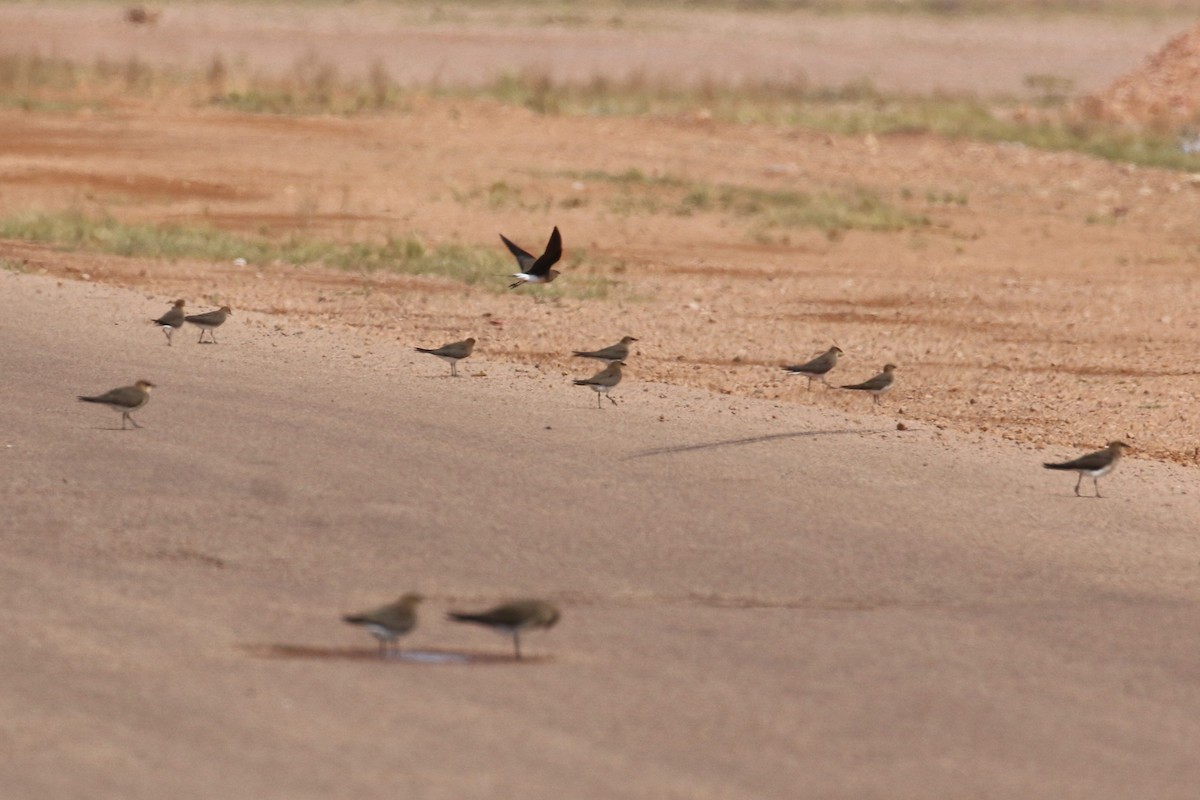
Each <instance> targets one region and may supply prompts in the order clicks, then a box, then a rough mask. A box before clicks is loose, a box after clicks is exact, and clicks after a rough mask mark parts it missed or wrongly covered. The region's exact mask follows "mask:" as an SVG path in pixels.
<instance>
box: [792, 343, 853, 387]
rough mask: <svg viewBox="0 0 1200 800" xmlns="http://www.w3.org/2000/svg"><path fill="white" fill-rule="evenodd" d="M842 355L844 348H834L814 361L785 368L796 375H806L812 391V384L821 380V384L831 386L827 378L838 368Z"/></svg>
mask: <svg viewBox="0 0 1200 800" xmlns="http://www.w3.org/2000/svg"><path fill="white" fill-rule="evenodd" d="M840 355H842V348H840V347H837V346H834V347H831V348H829V349H828V350H826V351H825V352H824V353H822V354H821V355H819V356H817V357H816V358H814V359H813V360H812V361H806V362H805V363H803V364H796V365H795V366H790V367H784V369H785V370H787V371H788V372H791V373H793V374H796V375H804V376H806V377H807V378H808V388H809V390H811V389H812V382H813V381H814V380H819V381H820V382H821V383H823V384H825V385H826V386H829V381H827V380H826V379H825V378H826V376H827V375H828V374H829V372H830V370H832V369H833V368H834V367H836V366H837V363H838V356H840Z"/></svg>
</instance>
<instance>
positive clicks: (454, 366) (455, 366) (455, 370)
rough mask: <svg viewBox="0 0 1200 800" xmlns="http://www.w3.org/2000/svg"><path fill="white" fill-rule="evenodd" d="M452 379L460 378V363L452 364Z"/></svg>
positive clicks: (453, 362)
mask: <svg viewBox="0 0 1200 800" xmlns="http://www.w3.org/2000/svg"><path fill="white" fill-rule="evenodd" d="M450 377H451V378H457V377H458V362H457V361H451V362H450Z"/></svg>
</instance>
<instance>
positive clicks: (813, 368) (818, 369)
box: [784, 353, 833, 375]
mask: <svg viewBox="0 0 1200 800" xmlns="http://www.w3.org/2000/svg"><path fill="white" fill-rule="evenodd" d="M784 369H786V370H787V371H788V372H811V373H814V374H817V375H821V374H824V373H826V372H829V370H831V369H833V359H832V358H831V357H830V355H829V353H823V354H821V355H819V356H817V357H816V358H814V359H813V360H812V361H807V362H805V363H803V364H797V365H796V366H792V367H784Z"/></svg>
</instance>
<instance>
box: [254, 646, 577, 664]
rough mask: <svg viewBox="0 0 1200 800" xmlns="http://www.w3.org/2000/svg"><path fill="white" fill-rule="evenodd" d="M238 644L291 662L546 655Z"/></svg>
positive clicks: (524, 660) (531, 660) (498, 659)
mask: <svg viewBox="0 0 1200 800" xmlns="http://www.w3.org/2000/svg"><path fill="white" fill-rule="evenodd" d="M238 647H239V648H240V649H241V650H242V651H244V652H246V653H248V654H249V655H251V656H253V657H254V658H265V659H289V660H295V661H362V662H367V663H376V664H414V665H427V666H455V665H471V664H480V665H485V664H544V663H548V662H550V661H552V660H553V659H552V658H550V656H526V655H522V657H521V659H520V660H519V661H518V660H517V659H515V658H513V656H512V654H511V653H503V654H502V653H479V652H476V651H472V650H447V649H444V648H438V649H425V650H405V649H400V650H397V651H394V652H392V653H389V654H388V655H386V656H383V655H380V653H379V648H377V647H323V646H321V645H308V644H279V643H275V644H261V643H260V644H242V645H238Z"/></svg>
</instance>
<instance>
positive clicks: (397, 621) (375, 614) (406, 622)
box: [342, 592, 425, 658]
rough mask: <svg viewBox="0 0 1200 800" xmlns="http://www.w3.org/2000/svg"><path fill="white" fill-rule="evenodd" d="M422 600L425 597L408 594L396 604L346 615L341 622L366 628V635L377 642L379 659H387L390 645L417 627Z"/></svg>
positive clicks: (415, 593) (412, 593) (414, 593)
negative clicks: (368, 634) (418, 608)
mask: <svg viewBox="0 0 1200 800" xmlns="http://www.w3.org/2000/svg"><path fill="white" fill-rule="evenodd" d="M424 599H425V597H424V596H423V595H421V594H418V593H417V592H409V593H407V594H405V595H403V596H402V597H401V598H400V599H399V600H397V601H396V602H394V603H389V604H388V605H386V606H380V607H379V608H376V609H374V610H372V611H364V612H362V613H361V614H347V615H346V616H344V617H342V621H343V622H348V623H350V624H351V625H361V626H363V627H364V628H366V629H367V632H368V633H370V634H371V635H372V636H374V637H375V638H376V639H378V640H379V655H380V657H381V658H387V657H388V652H389V650H390V648H391V645H393V644H395V643H396V640H397V639H399V638H400V637H401V636H403V635H404V634H406V633H408V632H410V631H411V630H412V629H413V628H415V627H417V606H418V605H420V603H421V601H423V600H424Z"/></svg>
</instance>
